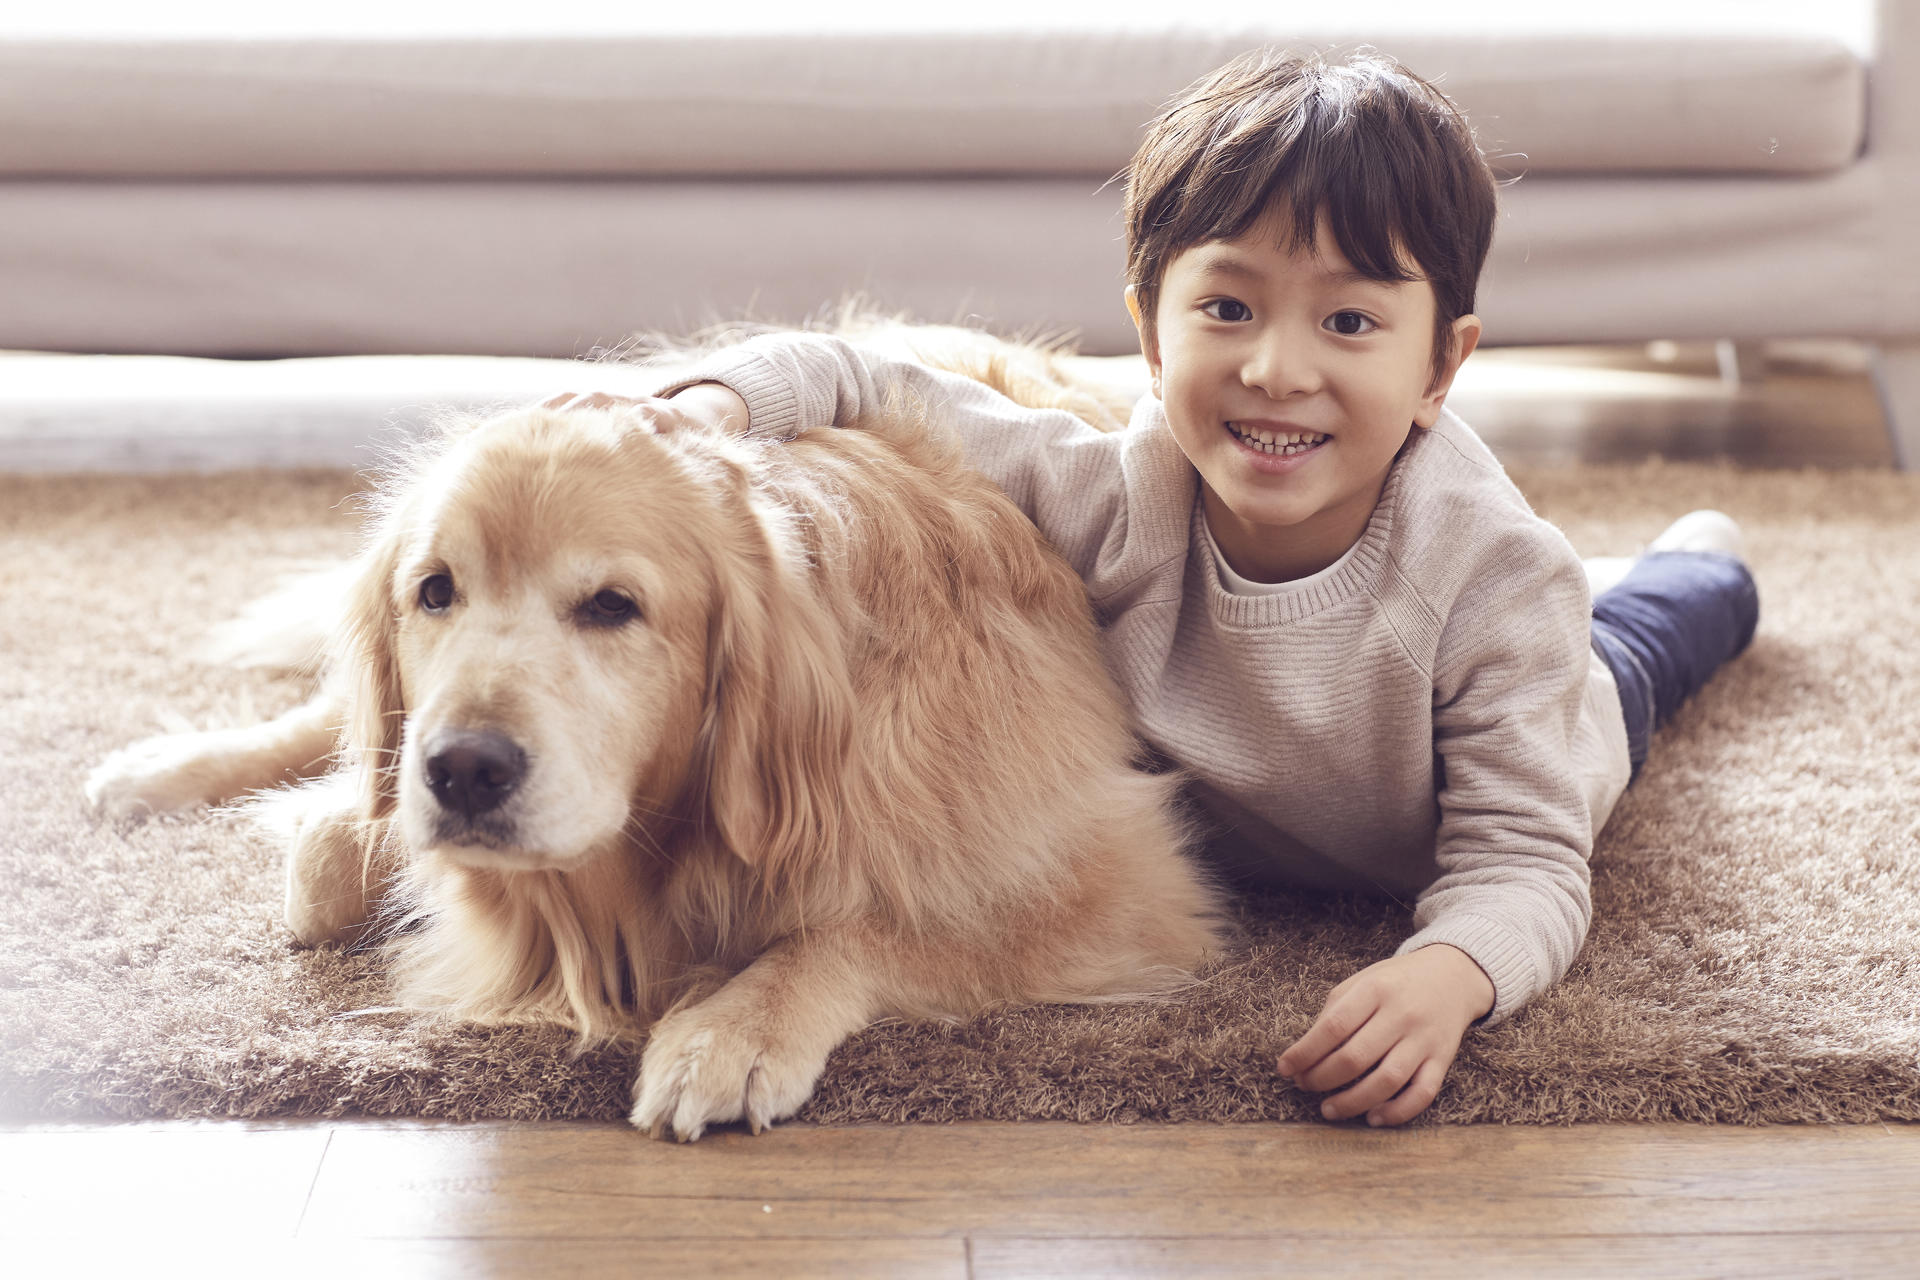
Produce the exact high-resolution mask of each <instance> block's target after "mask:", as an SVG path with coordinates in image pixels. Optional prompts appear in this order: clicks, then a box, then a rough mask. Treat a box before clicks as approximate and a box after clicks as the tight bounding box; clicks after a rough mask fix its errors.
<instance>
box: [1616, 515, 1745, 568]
mask: <svg viewBox="0 0 1920 1280" xmlns="http://www.w3.org/2000/svg"><path fill="white" fill-rule="evenodd" d="M1655 551H1718V552H1719V553H1720V554H1721V555H1723V556H1732V557H1733V558H1734V559H1736V560H1745V559H1746V558H1747V556H1746V541H1745V539H1744V538H1743V537H1742V536H1741V533H1740V526H1739V524H1738V523H1736V522H1735V520H1734V518H1733V517H1732V516H1730V515H1728V514H1727V513H1726V512H1724V511H1713V510H1710V509H1704V508H1703V509H1702V510H1699V511H1689V512H1687V514H1685V515H1683V516H1681V517H1680V518H1679V519H1678V520H1675V521H1674V522H1673V523H1672V524H1670V525H1668V526H1667V527H1666V530H1665V532H1663V533H1662V534H1661V535H1660V536H1659V537H1657V538H1655V539H1654V540H1653V541H1652V542H1649V543H1648V544H1647V549H1646V551H1645V552H1643V553H1642V554H1647V555H1650V554H1652V553H1653V552H1655Z"/></svg>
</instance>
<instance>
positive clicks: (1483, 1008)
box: [1413, 942, 1497, 1020]
mask: <svg viewBox="0 0 1920 1280" xmlns="http://www.w3.org/2000/svg"><path fill="white" fill-rule="evenodd" d="M1413 954H1414V955H1417V956H1421V957H1423V958H1431V959H1432V961H1433V963H1435V964H1440V965H1444V966H1445V967H1446V968H1447V969H1449V970H1450V971H1452V972H1453V974H1454V975H1455V976H1454V977H1453V978H1452V979H1451V980H1450V985H1452V986H1454V987H1455V988H1457V989H1458V990H1459V991H1460V993H1461V994H1462V995H1463V996H1464V997H1465V998H1466V1000H1467V1010H1468V1012H1469V1013H1470V1014H1472V1016H1473V1018H1474V1019H1476V1020H1477V1019H1479V1018H1483V1017H1485V1016H1486V1015H1487V1014H1488V1013H1491V1012H1492V1011H1493V1004H1494V1000H1495V998H1496V995H1497V993H1496V992H1495V990H1494V986H1493V979H1491V978H1489V977H1488V976H1487V971H1486V970H1485V969H1482V968H1481V967H1480V964H1479V962H1478V961H1476V960H1475V959H1474V958H1473V957H1472V956H1470V955H1468V954H1467V953H1466V952H1464V951H1462V950H1461V949H1460V948H1459V947H1456V946H1454V945H1453V944H1452V943H1451V942H1436V943H1434V944H1433V945H1432V946H1430V947H1422V948H1420V950H1418V951H1416V952H1414V953H1413Z"/></svg>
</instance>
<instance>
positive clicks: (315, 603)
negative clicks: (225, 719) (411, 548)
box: [195, 560, 359, 674]
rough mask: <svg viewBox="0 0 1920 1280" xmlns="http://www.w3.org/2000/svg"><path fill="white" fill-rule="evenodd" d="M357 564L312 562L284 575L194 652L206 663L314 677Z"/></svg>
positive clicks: (218, 625)
mask: <svg viewBox="0 0 1920 1280" xmlns="http://www.w3.org/2000/svg"><path fill="white" fill-rule="evenodd" d="M358 568H359V566H358V565H357V564H356V563H355V562H354V561H352V560H340V561H311V562H306V563H303V564H300V565H299V566H298V567H296V568H292V569H289V570H287V571H286V572H284V573H282V574H281V575H280V577H279V579H278V581H277V584H276V585H275V586H274V588H273V589H272V590H271V591H269V592H268V593H267V594H266V595H264V596H261V597H260V598H259V599H257V600H254V601H253V602H251V603H250V604H248V605H247V606H246V607H245V608H243V609H242V610H241V611H240V616H239V617H237V618H232V619H229V620H228V621H226V622H221V623H216V624H215V625H214V626H213V627H212V628H210V629H209V630H208V632H207V636H206V638H205V640H203V641H202V642H201V644H200V646H199V648H198V651H197V652H196V655H195V656H196V657H198V658H199V659H200V661H202V662H207V663H213V664H217V665H220V666H232V667H266V668H271V669H275V670H282V671H294V672H301V673H308V674H310V673H312V672H315V671H317V670H319V667H320V663H321V660H322V659H323V658H324V657H325V656H326V648H327V636H328V634H329V632H330V630H331V629H332V626H333V621H334V619H336V618H338V617H339V616H340V615H341V613H342V612H343V611H344V609H345V601H346V598H347V595H348V593H349V591H350V590H351V589H352V586H353V582H354V577H355V574H356V572H357V570H358Z"/></svg>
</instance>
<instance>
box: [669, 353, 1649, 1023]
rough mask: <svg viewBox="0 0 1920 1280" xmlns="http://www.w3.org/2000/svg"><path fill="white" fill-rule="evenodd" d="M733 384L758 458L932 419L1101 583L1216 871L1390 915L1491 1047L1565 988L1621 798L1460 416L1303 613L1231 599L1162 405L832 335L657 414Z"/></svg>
mask: <svg viewBox="0 0 1920 1280" xmlns="http://www.w3.org/2000/svg"><path fill="white" fill-rule="evenodd" d="M702 381H707V382H721V383H724V384H726V385H727V386H729V387H731V388H732V389H733V390H734V391H736V392H738V393H739V395H740V396H741V398H742V399H744V400H745V401H746V403H747V407H748V411H749V415H750V419H751V430H752V432H753V433H754V434H756V435H761V434H771V435H790V434H792V433H794V432H797V431H801V430H806V429H810V428H814V427H823V426H828V425H832V424H834V423H837V422H843V421H850V420H852V419H853V418H854V417H855V416H857V415H859V414H860V413H862V412H863V411H866V410H869V409H871V408H873V407H875V406H876V405H878V404H879V403H881V397H882V396H883V395H885V394H886V393H888V392H889V391H898V390H900V389H905V390H907V391H909V392H910V393H912V394H913V395H914V396H916V397H917V398H918V399H920V400H921V401H923V402H924V403H926V404H927V405H928V406H929V408H930V410H931V424H932V429H934V430H937V431H942V432H952V433H954V434H955V435H956V436H957V438H958V440H959V443H960V444H961V447H962V448H963V449H964V450H965V453H966V456H967V459H968V461H970V462H971V463H972V464H973V465H974V466H975V467H977V468H978V469H979V470H980V471H981V472H983V473H984V474H985V475H987V476H988V477H989V478H991V479H992V480H993V481H994V482H995V483H997V484H998V485H999V486H1000V487H1001V488H1002V489H1004V490H1005V491H1006V492H1007V494H1008V495H1009V496H1010V497H1011V498H1012V499H1013V500H1014V502H1015V503H1017V504H1018V505H1019V506H1020V508H1021V510H1023V511H1025V512H1026V513H1027V515H1028V516H1029V517H1030V518H1031V519H1032V520H1033V522H1034V523H1035V524H1036V525H1037V526H1038V527H1039V529H1040V530H1041V532H1042V533H1043V534H1045V535H1046V537H1047V538H1048V539H1049V540H1050V541H1051V542H1052V543H1053V545H1054V546H1055V547H1057V548H1058V549H1059V551H1060V553H1061V554H1062V555H1063V556H1065V557H1066V559H1067V561H1068V562H1069V563H1071V564H1072V565H1073V567H1074V568H1075V569H1076V570H1078V571H1079V573H1080V576H1081V577H1082V578H1083V579H1085V581H1086V584H1087V591H1088V594H1089V596H1090V598H1091V600H1092V602H1093V608H1094V613H1095V616H1096V617H1097V618H1098V619H1099V621H1100V624H1101V627H1102V629H1103V633H1104V639H1105V652H1106V656H1107V661H1108V664H1109V666H1110V667H1111V669H1112V671H1113V674H1114V676H1115V677H1116V678H1117V679H1118V681H1119V683H1120V686H1121V688H1122V689H1123V690H1124V691H1125V692H1126V694H1127V696H1128V698H1129V699H1130V700H1131V702H1132V705H1133V709H1134V712H1135V715H1136V717H1137V721H1138V727H1139V731H1140V733H1141V734H1142V736H1143V737H1144V738H1145V739H1146V740H1147V741H1148V742H1149V743H1151V744H1152V745H1153V746H1154V747H1156V748H1157V749H1158V750H1159V751H1161V752H1162V753H1164V754H1165V755H1166V756H1167V757H1168V758H1169V759H1171V760H1172V761H1174V762H1175V763H1177V764H1179V765H1181V766H1182V767H1184V768H1186V769H1187V770H1189V771H1191V773H1192V774H1193V775H1194V776H1195V778H1196V779H1197V783H1196V785H1195V788H1194V792H1195V795H1196V797H1197V799H1198V800H1199V801H1200V803H1201V804H1202V805H1203V806H1204V807H1205V808H1206V809H1207V810H1208V811H1210V812H1211V814H1212V815H1213V816H1214V817H1216V818H1217V819H1219V826H1220V827H1221V831H1220V832H1219V833H1217V836H1218V838H1217V839H1216V840H1215V841H1214V842H1213V843H1212V845H1211V848H1212V850H1213V852H1214V853H1215V854H1216V855H1217V856H1218V857H1220V858H1222V859H1225V860H1227V861H1229V862H1232V863H1234V864H1236V865H1237V867H1238V869H1240V870H1242V871H1246V872H1250V873H1252V874H1254V875H1256V876H1259V877H1262V878H1266V879H1269V880H1272V881H1277V882H1280V883H1285V884H1292V885H1299V886H1305V887H1312V888H1321V889H1332V890H1340V891H1368V892H1384V893H1386V894H1389V895H1391V896H1393V897H1394V898H1396V899H1397V900H1399V901H1401V902H1402V903H1405V904H1407V905H1409V906H1410V907H1411V908H1412V911H1413V924H1414V930H1415V932H1414V933H1413V935H1412V936H1411V937H1409V938H1408V939H1407V940H1406V941H1405V943H1403V944H1402V945H1401V946H1400V947H1399V949H1398V950H1397V951H1396V952H1395V954H1396V955H1403V954H1406V953H1407V952H1410V951H1413V950H1416V949H1418V948H1420V947H1425V946H1431V945H1432V944H1434V943H1439V942H1446V943H1451V944H1453V945H1454V946H1456V947H1459V948H1460V949H1461V950H1462V951H1465V952H1466V953H1467V954H1468V955H1470V956H1472V957H1473V959H1474V960H1475V961H1476V962H1477V963H1478V964H1479V965H1480V967H1481V968H1482V969H1484V970H1485V971H1486V973H1487V975H1488V977H1489V978H1491V979H1492V981H1493V986H1494V992H1495V1003H1494V1007H1493V1009H1492V1011H1491V1012H1490V1013H1489V1014H1488V1015H1487V1016H1486V1017H1485V1018H1483V1019H1481V1023H1480V1025H1488V1026H1491V1025H1494V1024H1497V1023H1499V1022H1503V1021H1505V1020H1506V1019H1507V1018H1508V1017H1510V1016H1512V1014H1513V1013H1514V1012H1515V1011H1516V1010H1518V1009H1519V1008H1520V1007H1521V1006H1522V1005H1524V1004H1526V1002H1527V1001H1529V1000H1531V999H1532V998H1533V997H1534V996H1535V995H1537V994H1539V993H1540V992H1541V991H1543V990H1545V989H1546V988H1547V987H1549V986H1551V985H1552V984H1553V983H1555V982H1557V981H1559V980H1560V978H1561V977H1562V976H1563V975H1564V974H1565V973H1566V971H1567V969H1568V967H1569V966H1570V965H1572V963H1573V959H1574V956H1575V955H1576V954H1577V953H1578V952H1579V950H1580V945H1581V943H1582V942H1584V941H1585V939H1586V933H1587V926H1588V923H1589V921H1590V919H1591V916H1592V902H1591V898H1590V896H1589V893H1588V884H1589V876H1588V869H1587V859H1588V856H1589V854H1590V853H1591V851H1592V847H1593V838H1594V833H1595V832H1596V831H1597V830H1598V829H1599V827H1600V825H1601V823H1603V822H1604V821H1605V819H1606V815H1607V813H1608V811H1609V810H1611V808H1612V806H1613V803H1614V801H1615V800H1616V799H1618V797H1619V795H1620V793H1621V792H1622V791H1623V790H1624V789H1625V787H1626V783H1627V777H1628V760H1627V745H1626V731H1625V727H1624V723H1623V720H1622V717H1621V712H1620V706H1619V697H1618V693H1617V692H1616V689H1615V686H1614V682H1613V678H1612V676H1611V675H1610V674H1609V673H1608V671H1607V668H1606V666H1605V665H1604V664H1603V663H1602V662H1601V661H1600V660H1599V659H1598V658H1597V657H1596V656H1595V655H1594V653H1593V651H1592V649H1591V647H1590V611H1591V604H1590V600H1589V597H1588V593H1587V584H1586V578H1585V576H1584V574H1583V572H1582V569H1581V565H1580V561H1579V558H1578V557H1577V556H1576V555H1575V554H1574V551H1573V548H1572V547H1571V546H1569V545H1568V543H1567V540H1566V539H1565V537H1563V536H1562V535H1561V534H1560V532H1559V531H1558V530H1557V529H1555V528H1554V527H1553V526H1552V525H1550V524H1548V523H1547V522H1546V521H1544V520H1541V519H1540V518H1538V517H1537V516H1535V515H1534V514H1533V512H1532V510H1531V509H1530V508H1529V507H1528V505H1527V502H1526V500H1525V499H1524V498H1523V497H1522V496H1521V495H1520V492H1519V491H1518V490H1517V489H1515V488H1514V486H1513V484H1512V483H1511V482H1510V481H1509V480H1508V479H1507V476H1506V473H1505V472H1504V471H1503V470H1502V469H1501V467H1500V464H1499V463H1498V462H1497V461H1495V460H1494V457H1493V455H1492V454H1491V453H1489V452H1488V450H1487V448H1486V446H1485V445H1484V444H1482V443H1481V441H1480V439H1479V437H1477V436H1475V435H1474V433H1473V432H1472V431H1471V430H1469V429H1468V427H1467V426H1466V424H1465V423H1463V422H1461V421H1460V419H1459V418H1457V417H1455V416H1454V415H1453V414H1452V413H1451V412H1446V413H1443V414H1442V416H1441V418H1440V421H1439V422H1438V423H1437V424H1436V426H1435V427H1434V428H1433V429H1432V430H1431V431H1416V432H1415V434H1414V437H1413V439H1412V440H1411V441H1410V442H1409V444H1408V445H1407V447H1406V448H1404V449H1403V450H1402V451H1401V453H1400V456H1399V458H1398V459H1397V460H1396V461H1395V463H1394V465H1393V470H1392V473H1391V475H1390V476H1389V477H1388V480H1387V484H1386V488H1385V491H1384V492H1383V493H1382V495H1381V498H1380V504H1379V506H1378V507H1377V508H1376V509H1375V510H1374V513H1373V517H1372V519H1371V520H1370V521H1369V523H1368V525H1367V528H1366V530H1365V532H1364V533H1363V534H1362V535H1361V538H1360V541H1359V542H1358V543H1356V544H1355V545H1354V547H1353V549H1352V550H1351V551H1350V552H1349V553H1348V554H1347V555H1346V556H1345V557H1344V558H1343V559H1342V560H1341V562H1340V563H1339V564H1337V565H1335V566H1333V568H1332V569H1331V570H1330V571H1329V572H1327V573H1325V574H1320V575H1316V576H1315V577H1314V578H1313V579H1310V580H1309V581H1308V582H1307V583H1305V584H1303V585H1302V586H1301V587H1300V589H1298V590H1291V591H1282V592H1279V593H1274V594H1252V593H1239V592H1236V591H1234V590H1230V589H1229V588H1228V586H1227V585H1226V584H1225V583H1223V580H1222V577H1221V573H1220V569H1219V566H1218V565H1217V563H1216V561H1215V558H1214V553H1213V551H1212V540H1211V538H1210V537H1209V536H1208V533H1207V529H1206V523H1205V518H1204V516H1203V514H1202V507H1201V504H1200V502H1199V501H1198V496H1199V494H1198V475H1197V473H1196V472H1195V471H1194V469H1193V466H1192V465H1191V464H1190V463H1189V462H1188V461H1187V459H1186V456H1185V455H1184V454H1183V453H1181V451H1180V448H1179V446H1178V445H1177V444H1176V443H1175V441H1174V438H1173V435H1172V433H1171V432H1170V431H1169V429H1168V427H1167V422H1166V417H1165V414H1164V412H1163V411H1162V408H1161V405H1160V402H1159V401H1158V400H1156V399H1154V398H1153V397H1151V396H1147V397H1144V398H1142V399H1141V400H1140V402H1139V403H1138V404H1137V405H1136V406H1135V409H1134V413H1133V419H1132V422H1131V424H1130V425H1129V426H1128V428H1127V429H1126V430H1125V431H1124V432H1120V433H1114V434H1109V433H1103V432H1100V431H1097V430H1095V429H1093V428H1091V427H1089V426H1087V425H1086V424H1084V423H1082V422H1081V421H1079V420H1078V419H1077V418H1074V417H1073V416H1072V415H1070V414H1067V413H1063V412H1059V411H1053V410H1032V409H1027V408H1025V407H1023V406H1020V405H1018V404H1015V403H1014V402H1013V401H1011V400H1008V399H1007V398H1006V397H1004V396H1002V395H1000V394H999V393H997V392H995V391H993V390H991V389H989V388H987V387H985V386H983V385H981V384H980V383H977V382H974V381H972V380H970V379H967V378H963V377H959V376H956V375H952V374H947V373H942V372H937V371H934V370H930V369H927V368H925V367H923V366H921V365H918V364H913V363H909V362H905V361H900V360H896V359H893V358H890V357H888V356H886V355H884V354H881V353H879V352H874V351H867V350H864V349H862V348H859V347H856V346H854V345H852V344H850V343H848V342H846V341H844V340H842V339H839V338H836V337H831V336H827V335H823V334H779V335H770V336H764V337H760V338H756V339H754V340H752V341H751V342H749V343H747V344H744V345H743V346H740V347H735V348H731V349H728V350H726V351H723V352H720V353H718V354H717V355H715V356H712V357H710V358H708V359H707V360H706V361H704V362H703V363H701V364H700V365H698V366H696V367H694V368H693V369H692V370H691V371H690V372H683V373H682V374H681V375H680V376H676V377H674V378H673V380H672V381H671V382H664V383H663V384H662V385H661V386H660V388H659V390H660V392H661V393H663V394H664V393H667V392H670V391H673V390H677V389H679V388H681V387H685V386H688V385H690V384H692V383H694V382H702Z"/></svg>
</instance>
